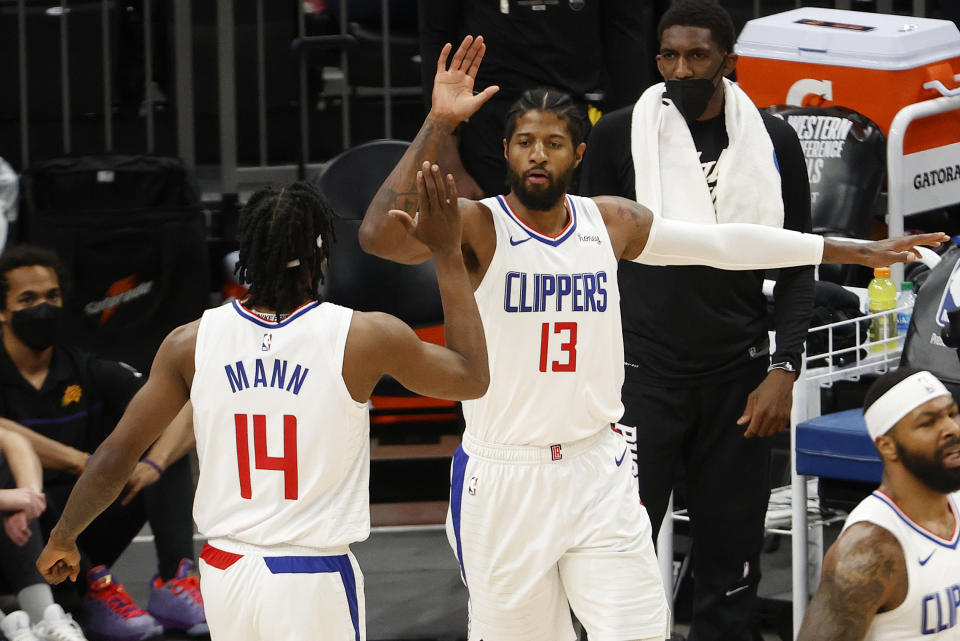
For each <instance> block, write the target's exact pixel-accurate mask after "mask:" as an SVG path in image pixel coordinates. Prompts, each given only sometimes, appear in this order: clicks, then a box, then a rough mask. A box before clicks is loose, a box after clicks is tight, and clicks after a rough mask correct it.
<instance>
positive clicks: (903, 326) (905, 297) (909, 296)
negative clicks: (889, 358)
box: [897, 280, 917, 347]
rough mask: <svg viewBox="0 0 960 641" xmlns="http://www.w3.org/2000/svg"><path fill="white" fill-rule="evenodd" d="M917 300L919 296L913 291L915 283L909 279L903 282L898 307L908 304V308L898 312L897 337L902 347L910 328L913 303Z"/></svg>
mask: <svg viewBox="0 0 960 641" xmlns="http://www.w3.org/2000/svg"><path fill="white" fill-rule="evenodd" d="M916 300H917V297H916V296H915V295H914V293H913V283H911V282H910V281H909V280H905V281H903V284H902V285H900V296H899V297H897V307H898V308H903V307H904V306H906V309H900V310H899V311H898V312H897V339H898V341H899V342H900V346H901V347H902V346H903V342H904V340H906V338H907V330H908V329H910V317H911V316H913V304H914V303H915V302H916Z"/></svg>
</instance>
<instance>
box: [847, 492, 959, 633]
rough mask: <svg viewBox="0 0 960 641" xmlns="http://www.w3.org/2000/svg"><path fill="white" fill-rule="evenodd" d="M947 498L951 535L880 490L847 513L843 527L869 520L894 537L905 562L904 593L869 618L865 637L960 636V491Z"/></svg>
mask: <svg viewBox="0 0 960 641" xmlns="http://www.w3.org/2000/svg"><path fill="white" fill-rule="evenodd" d="M949 501H950V506H951V507H952V508H953V515H954V517H955V518H956V520H957V525H956V526H955V527H954V529H953V536H952V537H951V538H950V539H949V540H948V539H943V538H940V537H939V536H937V535H936V534H934V533H933V532H930V531H929V530H927V529H926V528H924V527H923V526H922V525H918V524H917V523H914V522H913V521H912V520H910V517H909V516H907V515H906V514H904V513H903V512H902V511H901V510H900V508H899V507H897V505H896V504H895V503H894V502H893V500H892V499H891V498H890V497H889V496H887V495H886V494H884V493H883V492H881V491H879V490H877V491H875V492H874V493H873V494H871V495H870V496H868V497H867V498H865V499H864V500H863V501H862V502H861V503H860V505H858V506H857V507H856V508H854V510H853V512H851V513H850V516H849V517H847V522H846V523H845V524H844V526H843V529H844V530H846V529H847V528H848V527H850V526H851V525H853V524H854V523H860V522H862V521H867V522H869V523H873V524H875V525H879V526H880V527H882V528H884V529H885V530H887V531H888V532H890V533H891V534H893V535H894V536H895V537H897V541H899V542H900V547H901V548H903V559H904V561H905V562H906V565H907V581H908V583H909V587H908V589H907V597H906V598H905V599H904V600H903V603H902V604H900V606H899V607H897V608H894V609H893V610H890V611H889V612H881V613H880V614H877V615H876V616H875V617H874V618H873V623H872V624H871V625H870V629H869V630H867V636H866V637H865V641H906V640H907V639H911V640H916V639H930V640H931V641H933V640H934V639H941V640H946V639H950V640H951V641H957V640H960V622H958V620H957V619H958V615H960V545H958V544H960V511H958V505H960V492H957V493H954V494H951V495H950V496H949Z"/></svg>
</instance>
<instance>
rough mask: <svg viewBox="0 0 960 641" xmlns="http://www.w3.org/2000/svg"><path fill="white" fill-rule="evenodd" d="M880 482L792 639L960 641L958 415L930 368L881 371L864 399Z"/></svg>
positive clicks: (833, 550) (835, 548)
mask: <svg viewBox="0 0 960 641" xmlns="http://www.w3.org/2000/svg"><path fill="white" fill-rule="evenodd" d="M864 407H865V410H866V411H865V415H864V416H865V418H866V422H867V431H868V432H869V433H870V436H871V438H873V441H874V444H875V445H876V446H877V450H879V451H880V457H881V458H882V459H883V481H882V482H881V483H880V487H879V488H877V490H876V491H874V493H873V494H871V495H870V496H868V497H867V498H866V499H864V500H863V501H862V502H861V503H860V505H858V506H857V507H856V508H855V509H854V510H853V512H851V513H850V516H849V517H848V518H847V522H846V523H845V524H844V529H843V533H841V534H840V538H838V539H837V541H836V543H834V544H833V545H832V546H831V547H830V549H829V550H828V551H827V555H826V558H824V560H823V578H822V579H821V581H820V587H819V588H818V589H817V593H816V594H815V595H814V597H813V601H812V602H811V603H810V609H809V610H807V616H806V617H805V618H804V620H803V627H802V628H801V629H800V635H799V637H798V640H799V641H814V640H815V641H840V640H843V641H864V640H865V639H866V640H870V641H879V640H880V639H886V640H890V641H897V640H899V639H903V640H906V639H921V638H922V639H930V640H931V641H933V640H934V639H943V640H946V639H953V640H956V639H958V638H960V625H958V621H957V618H958V617H957V613H958V612H957V611H958V608H960V421H958V420H957V404H956V403H955V402H954V400H953V397H952V396H951V395H950V392H948V391H947V388H946V387H944V386H943V384H942V383H941V382H940V381H938V380H937V379H936V378H935V377H934V376H933V375H932V374H931V373H930V372H925V371H921V370H918V369H915V368H912V367H901V368H900V369H898V370H896V371H893V372H888V373H887V374H884V375H883V376H881V377H880V378H878V379H877V381H876V382H875V383H874V384H873V386H872V387H871V388H870V390H869V391H868V392H867V398H866V401H865V402H864Z"/></svg>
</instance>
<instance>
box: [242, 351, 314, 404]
mask: <svg viewBox="0 0 960 641" xmlns="http://www.w3.org/2000/svg"><path fill="white" fill-rule="evenodd" d="M293 365H294V367H293V369H292V370H291V369H289V367H288V362H287V361H284V360H280V359H279V358H275V359H273V362H272V364H268V365H264V363H263V359H262V358H257V359H254V360H253V362H252V363H249V364H248V365H247V366H245V365H244V364H243V361H236V362H235V363H233V364H232V365H231V364H230V363H227V364H226V365H224V366H223V369H224V371H226V374H227V382H228V383H229V384H230V391H231V392H233V393H234V394H236V393H237V392H241V391H243V390H246V389H250V388H251V387H253V388H258V387H274V388H276V389H282V390H286V391H288V392H290V393H292V394H295V395H296V394H299V393H300V388H301V387H303V383H304V381H306V380H307V374H308V373H309V372H310V370H309V368H307V367H304V366H302V365H300V363H294V364H293ZM248 370H249V371H251V372H253V385H251V384H250V379H249V377H248V376H247V371H248ZM268 370H269V371H270V375H269V376H267V371H268ZM288 371H289V375H288Z"/></svg>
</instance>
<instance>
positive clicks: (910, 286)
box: [900, 280, 913, 292]
mask: <svg viewBox="0 0 960 641" xmlns="http://www.w3.org/2000/svg"><path fill="white" fill-rule="evenodd" d="M900 291H902V292H906V291H911V292H912V291H913V283H911V282H910V281H909V280H905V281H903V283H902V284H901V285H900Z"/></svg>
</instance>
